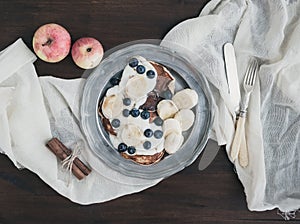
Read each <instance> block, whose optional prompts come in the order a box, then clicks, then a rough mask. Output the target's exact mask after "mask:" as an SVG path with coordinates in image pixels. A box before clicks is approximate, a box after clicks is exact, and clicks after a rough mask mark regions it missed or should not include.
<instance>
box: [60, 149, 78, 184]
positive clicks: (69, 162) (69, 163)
mask: <svg viewBox="0 0 300 224" xmlns="http://www.w3.org/2000/svg"><path fill="white" fill-rule="evenodd" d="M79 155H80V149H79V147H77V146H76V147H75V148H74V149H73V151H72V153H71V154H70V155H68V156H67V157H66V158H65V159H64V160H62V161H61V164H62V167H63V168H65V169H67V170H68V171H69V179H70V177H71V175H72V167H73V163H74V160H75V159H76V158H77V157H78V156H79ZM68 182H69V181H68Z"/></svg>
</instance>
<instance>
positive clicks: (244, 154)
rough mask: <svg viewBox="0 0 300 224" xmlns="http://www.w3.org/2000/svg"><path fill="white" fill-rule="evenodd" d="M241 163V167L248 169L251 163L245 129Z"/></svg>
mask: <svg viewBox="0 0 300 224" xmlns="http://www.w3.org/2000/svg"><path fill="white" fill-rule="evenodd" d="M239 163H240V165H241V167H243V168H245V167H247V166H248V163H249V157H248V148H247V142H246V135H245V129H244V133H243V137H242V142H241V146H240V152H239Z"/></svg>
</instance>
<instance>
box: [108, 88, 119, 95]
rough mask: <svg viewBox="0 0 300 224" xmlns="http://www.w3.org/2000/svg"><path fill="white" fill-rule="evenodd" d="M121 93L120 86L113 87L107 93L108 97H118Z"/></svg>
mask: <svg viewBox="0 0 300 224" xmlns="http://www.w3.org/2000/svg"><path fill="white" fill-rule="evenodd" d="M119 92H120V90H119V86H113V87H111V88H109V89H108V90H107V91H106V96H111V95H117V94H119Z"/></svg>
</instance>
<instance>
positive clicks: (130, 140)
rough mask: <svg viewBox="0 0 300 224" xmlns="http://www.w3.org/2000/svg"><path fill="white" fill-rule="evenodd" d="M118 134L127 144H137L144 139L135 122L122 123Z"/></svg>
mask: <svg viewBox="0 0 300 224" xmlns="http://www.w3.org/2000/svg"><path fill="white" fill-rule="evenodd" d="M118 135H120V138H121V139H122V141H123V142H124V143H125V144H126V145H128V146H137V145H139V144H141V142H142V141H143V139H144V135H143V131H142V130H141V129H140V128H139V126H137V125H135V124H126V125H124V126H123V128H122V130H121V131H120V132H119V133H118ZM118 137H119V136H118Z"/></svg>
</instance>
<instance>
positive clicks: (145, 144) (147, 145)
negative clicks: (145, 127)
mask: <svg viewBox="0 0 300 224" xmlns="http://www.w3.org/2000/svg"><path fill="white" fill-rule="evenodd" d="M143 146H144V149H150V148H151V142H149V141H145V142H144V144H143Z"/></svg>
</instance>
